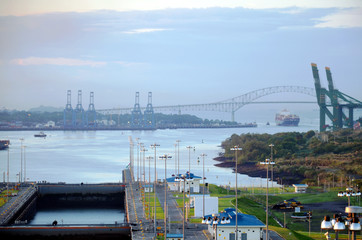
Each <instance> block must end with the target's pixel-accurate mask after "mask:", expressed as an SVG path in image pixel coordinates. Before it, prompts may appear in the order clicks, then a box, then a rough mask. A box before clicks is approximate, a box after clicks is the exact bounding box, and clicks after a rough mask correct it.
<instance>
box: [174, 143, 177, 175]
mask: <svg viewBox="0 0 362 240" xmlns="http://www.w3.org/2000/svg"><path fill="white" fill-rule="evenodd" d="M174 146H175V175H176V176H177V154H176V150H177V143H175V144H174Z"/></svg>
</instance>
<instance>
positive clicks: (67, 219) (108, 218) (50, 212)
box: [29, 208, 124, 225]
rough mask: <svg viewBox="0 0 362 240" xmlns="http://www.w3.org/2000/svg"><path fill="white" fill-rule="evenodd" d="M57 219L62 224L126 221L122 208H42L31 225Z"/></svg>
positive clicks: (47, 222) (50, 222) (46, 223)
mask: <svg viewBox="0 0 362 240" xmlns="http://www.w3.org/2000/svg"><path fill="white" fill-rule="evenodd" d="M54 220H57V222H58V225H62V224H115V223H116V222H117V223H123V222H124V211H123V210H120V209H93V208H92V209H42V210H38V211H37V212H36V215H35V217H34V218H33V219H32V220H31V222H30V223H29V224H30V225H49V224H52V222H53V221H54Z"/></svg>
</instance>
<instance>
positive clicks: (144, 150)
mask: <svg viewBox="0 0 362 240" xmlns="http://www.w3.org/2000/svg"><path fill="white" fill-rule="evenodd" d="M146 151H147V149H146V148H145V147H144V146H143V145H142V149H141V152H143V170H142V171H143V184H145V183H146V171H145V163H146V162H145V153H146Z"/></svg>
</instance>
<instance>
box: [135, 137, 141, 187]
mask: <svg viewBox="0 0 362 240" xmlns="http://www.w3.org/2000/svg"><path fill="white" fill-rule="evenodd" d="M139 140H140V138H136V141H137V181H139V180H140V142H139Z"/></svg>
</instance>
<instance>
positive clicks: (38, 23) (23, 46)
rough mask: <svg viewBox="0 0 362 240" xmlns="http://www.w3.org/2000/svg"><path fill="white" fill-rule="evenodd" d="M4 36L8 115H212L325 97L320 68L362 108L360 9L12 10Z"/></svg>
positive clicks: (76, 1)
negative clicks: (287, 90)
mask: <svg viewBox="0 0 362 240" xmlns="http://www.w3.org/2000/svg"><path fill="white" fill-rule="evenodd" d="M0 36H1V37H0V108H4V107H5V108H8V109H29V108H32V107H37V106H40V105H45V106H54V107H64V106H65V104H66V93H67V90H71V91H72V105H73V107H75V105H76V100H77V96H76V93H77V91H78V90H82V91H83V106H84V107H85V108H87V107H88V104H89V92H91V91H94V95H95V106H96V108H97V109H101V108H113V107H132V106H133V104H134V96H135V92H136V91H139V92H140V103H141V106H145V105H146V104H147V92H149V91H151V92H152V93H153V105H155V106H161V105H176V104H194V103H209V102H215V101H221V100H225V99H228V98H231V97H235V96H238V95H242V94H245V93H247V92H250V91H254V90H257V89H260V88H264V87H272V86H282V85H297V86H305V87H314V83H313V78H312V72H311V67H310V63H311V62H314V63H317V64H318V66H319V70H320V75H321V79H322V82H323V84H324V86H326V87H327V84H326V78H325V73H324V67H325V66H329V67H330V68H331V71H332V74H333V78H334V82H335V85H336V87H337V88H339V90H341V91H342V92H345V93H347V94H349V95H351V96H353V97H355V98H357V99H359V100H362V84H361V83H362V46H361V45H362V1H360V0H355V1H354V0H335V1H334V0H303V1H300V0H243V1H242V0H229V1H228V0H224V1H213V0H202V1H197V0H152V1H149V0H102V1H96V0H52V1H49V0H1V2H0ZM276 97H277V96H276ZM298 97H299V96H298ZM300 98H301V99H305V100H307V101H308V100H309V101H310V100H314V99H311V98H308V96H306V97H305V96H301V97H300ZM290 100H293V96H292V97H291V98H290Z"/></svg>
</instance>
